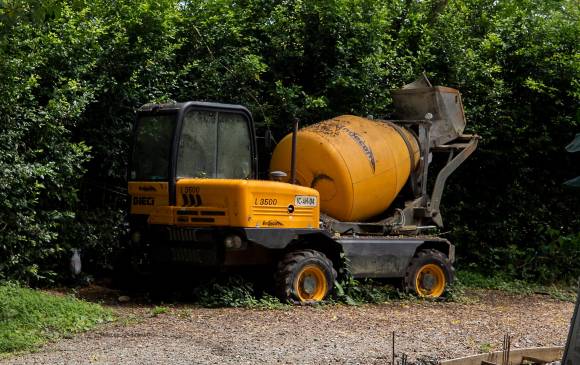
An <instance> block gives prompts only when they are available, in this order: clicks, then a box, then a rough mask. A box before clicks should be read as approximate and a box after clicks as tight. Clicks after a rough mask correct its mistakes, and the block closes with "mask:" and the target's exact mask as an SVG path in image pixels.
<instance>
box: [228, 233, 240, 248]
mask: <svg viewBox="0 0 580 365" xmlns="http://www.w3.org/2000/svg"><path fill="white" fill-rule="evenodd" d="M224 245H225V246H226V248H228V249H237V248H242V239H241V238H240V236H236V235H235V234H233V235H231V236H227V237H226V239H225V240H224Z"/></svg>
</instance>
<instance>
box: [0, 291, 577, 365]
mask: <svg viewBox="0 0 580 365" xmlns="http://www.w3.org/2000/svg"><path fill="white" fill-rule="evenodd" d="M469 298H470V299H471V300H470V301H469V302H468V303H442V302H428V301H394V302H388V303H384V304H381V305H364V306H359V307H349V306H342V305H336V306H323V307H291V308H289V309H283V310H253V309H233V308H222V309H208V308H199V307H196V306H193V305H187V304H180V305H175V306H171V307H170V309H169V311H168V312H167V313H164V314H160V315H158V316H152V315H151V311H152V306H151V305H145V304H143V305H140V304H131V303H129V304H124V305H112V306H111V307H112V308H113V309H114V310H115V311H116V312H117V313H118V315H119V320H118V321H116V322H115V323H112V324H107V325H103V326H101V327H98V328H97V329H96V330H93V331H91V332H88V333H85V334H82V335H79V336H76V337H74V338H72V339H63V340H61V341H58V342H55V343H50V344H48V345H45V346H44V347H42V348H41V349H39V350H38V351H37V352H35V353H29V354H24V355H19V356H15V357H11V358H8V359H4V360H3V361H0V364H278V363H281V364H387V363H388V362H390V359H391V346H392V342H391V336H392V332H393V331H395V333H396V352H397V353H398V354H399V355H400V354H403V353H404V354H406V355H408V356H409V359H410V360H414V359H417V358H420V357H422V356H428V357H430V358H439V359H450V358H455V357H459V356H465V355H471V354H476V353H480V352H485V351H490V350H499V349H501V342H502V340H503V336H504V335H505V334H506V333H509V334H510V335H511V336H512V348H521V347H533V346H554V345H556V346H563V345H564V344H565V341H566V335H567V333H568V326H569V322H570V318H571V316H572V312H573V309H574V305H573V303H568V302H562V301H557V300H553V299H550V298H548V297H547V296H541V295H533V296H514V295H509V294H506V293H504V292H497V291H475V292H470V293H469Z"/></svg>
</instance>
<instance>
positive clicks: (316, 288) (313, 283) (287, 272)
mask: <svg viewBox="0 0 580 365" xmlns="http://www.w3.org/2000/svg"><path fill="white" fill-rule="evenodd" d="M335 279H336V270H334V267H333V265H332V261H330V260H329V259H328V258H327V257H326V255H324V254H323V253H321V252H318V251H315V250H300V251H294V252H290V253H288V254H286V256H284V258H283V259H282V261H280V263H279V265H278V272H277V273H276V285H277V290H278V293H279V295H280V297H281V299H283V300H288V301H290V302H299V303H314V302H320V301H322V300H324V298H326V296H327V295H328V293H330V291H331V290H332V287H333V284H334V280H335Z"/></svg>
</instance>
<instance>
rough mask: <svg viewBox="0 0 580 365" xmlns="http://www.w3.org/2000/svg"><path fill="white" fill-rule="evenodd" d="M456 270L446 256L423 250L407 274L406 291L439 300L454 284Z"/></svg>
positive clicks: (438, 252)
mask: <svg viewBox="0 0 580 365" xmlns="http://www.w3.org/2000/svg"><path fill="white" fill-rule="evenodd" d="M454 276H455V275H454V269H453V266H452V265H451V263H450V262H449V259H448V258H447V256H446V255H445V254H443V253H442V252H440V251H437V250H432V249H431V250H421V251H419V252H417V254H416V255H415V256H414V257H413V259H412V260H411V263H410V264H409V267H408V268H407V272H406V274H405V279H404V286H405V289H406V290H408V291H411V292H414V293H415V294H417V295H418V296H420V297H427V298H438V297H440V296H441V295H443V293H444V292H445V289H446V288H447V287H448V286H449V285H450V284H451V283H452V282H453V279H454Z"/></svg>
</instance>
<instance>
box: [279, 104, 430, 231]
mask: <svg viewBox="0 0 580 365" xmlns="http://www.w3.org/2000/svg"><path fill="white" fill-rule="evenodd" d="M296 141H297V142H296V179H297V184H299V185H303V186H310V187H312V188H314V189H316V190H318V191H319V192H320V200H321V202H320V205H321V211H322V212H323V213H325V214H328V215H329V216H331V217H333V218H336V219H338V220H340V221H364V220H367V219H369V218H371V217H373V216H376V215H378V214H380V213H382V212H383V211H385V210H386V209H387V208H388V207H389V205H391V203H392V202H393V200H394V199H395V198H396V196H397V194H399V192H400V191H401V189H402V188H403V186H404V185H405V183H406V182H407V179H408V178H409V175H410V173H411V171H412V170H413V169H414V168H416V167H417V166H418V163H419V159H420V152H419V144H418V142H417V140H416V138H415V136H414V135H413V134H412V133H411V132H409V131H407V130H405V129H403V128H401V127H398V126H396V125H394V124H392V123H390V122H384V121H373V120H369V119H365V118H360V117H356V116H352V115H343V116H339V117H336V118H333V119H330V120H325V121H323V122H320V123H316V124H313V125H310V126H308V127H306V128H303V129H301V130H299V131H298V134H297V139H296ZM291 153H292V135H291V134H289V135H287V136H286V137H284V138H283V139H282V141H280V143H279V144H278V145H277V146H276V149H275V150H274V154H273V155H272V160H271V163H270V171H284V172H286V173H287V174H288V176H290V160H291Z"/></svg>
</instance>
